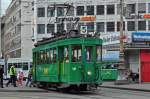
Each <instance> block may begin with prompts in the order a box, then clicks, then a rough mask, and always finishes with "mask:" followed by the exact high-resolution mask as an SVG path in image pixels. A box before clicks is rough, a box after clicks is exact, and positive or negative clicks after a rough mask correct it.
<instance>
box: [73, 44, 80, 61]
mask: <svg viewBox="0 0 150 99" xmlns="http://www.w3.org/2000/svg"><path fill="white" fill-rule="evenodd" d="M79 61H81V46H78V45H77V46H72V62H79Z"/></svg>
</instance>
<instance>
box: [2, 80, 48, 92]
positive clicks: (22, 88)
mask: <svg viewBox="0 0 150 99" xmlns="http://www.w3.org/2000/svg"><path fill="white" fill-rule="evenodd" d="M6 82H7V80H4V88H0V92H47V90H44V89H40V88H36V87H31V88H30V87H26V86H25V81H24V82H23V86H19V85H18V87H13V85H11V84H10V85H9V86H8V87H6Z"/></svg>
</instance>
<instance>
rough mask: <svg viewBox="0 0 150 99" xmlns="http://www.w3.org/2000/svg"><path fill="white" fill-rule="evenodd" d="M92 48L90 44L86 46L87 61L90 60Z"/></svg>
mask: <svg viewBox="0 0 150 99" xmlns="http://www.w3.org/2000/svg"><path fill="white" fill-rule="evenodd" d="M92 48H93V47H91V46H88V47H86V60H87V61H88V62H90V61H92Z"/></svg>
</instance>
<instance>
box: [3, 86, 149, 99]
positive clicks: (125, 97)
mask: <svg viewBox="0 0 150 99" xmlns="http://www.w3.org/2000/svg"><path fill="white" fill-rule="evenodd" d="M0 99H150V93H149V92H140V91H129V90H119V89H107V88H102V89H100V90H97V91H96V92H93V93H88V92H86V93H78V94H69V93H62V92H56V91H48V92H0Z"/></svg>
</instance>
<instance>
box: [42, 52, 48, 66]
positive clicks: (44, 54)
mask: <svg viewBox="0 0 150 99" xmlns="http://www.w3.org/2000/svg"><path fill="white" fill-rule="evenodd" d="M43 56H44V59H43V63H44V64H46V63H47V52H46V50H44V53H43Z"/></svg>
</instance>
